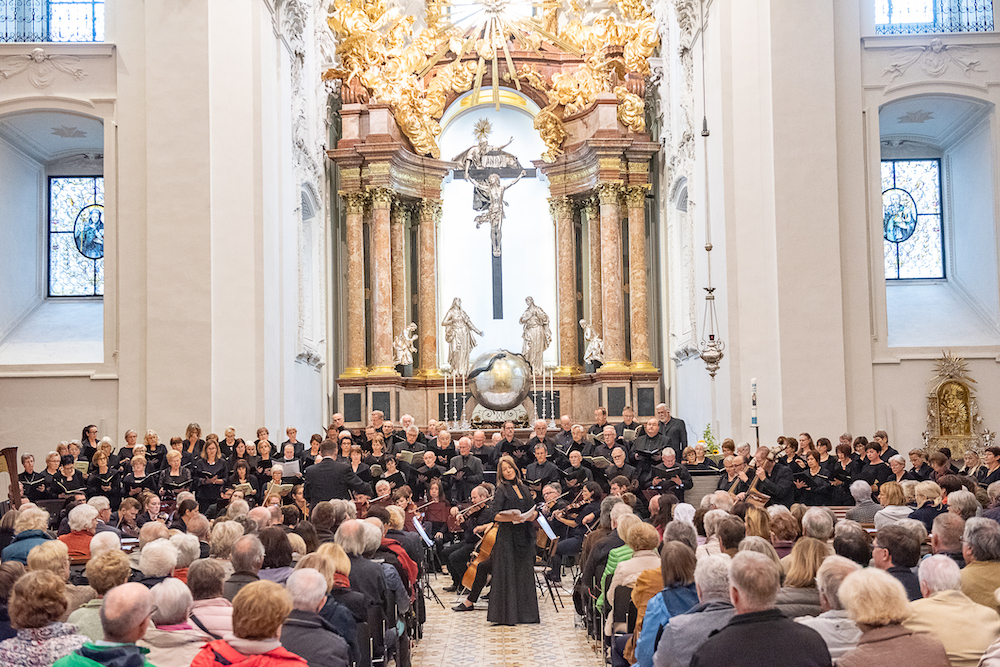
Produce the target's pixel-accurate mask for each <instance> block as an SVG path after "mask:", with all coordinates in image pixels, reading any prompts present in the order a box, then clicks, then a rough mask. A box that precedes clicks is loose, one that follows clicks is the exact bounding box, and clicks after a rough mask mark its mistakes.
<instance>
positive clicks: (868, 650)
mask: <svg viewBox="0 0 1000 667" xmlns="http://www.w3.org/2000/svg"><path fill="white" fill-rule="evenodd" d="M838 595H839V596H840V601H841V603H843V605H844V608H845V609H846V610H847V615H848V616H849V617H850V618H851V619H852V620H853V621H854V622H855V623H857V624H858V628H859V629H860V630H861V639H859V640H858V646H857V648H854V649H851V650H850V651H847V652H846V653H844V654H843V655H842V656H841V657H840V659H839V660H837V667H870V666H871V665H906V666H907V667H950V663H949V661H948V654H947V653H945V650H944V646H943V645H942V644H941V642H940V641H938V640H937V639H935V638H934V637H931V636H930V635H926V634H918V633H914V632H911V631H910V630H908V629H907V628H906V627H905V626H903V621H905V620H906V619H907V617H908V616H909V614H910V605H909V603H908V602H907V595H906V589H905V588H903V584H901V583H899V580H898V579H896V578H894V577H893V576H892V575H890V574H887V573H886V572H883V571H882V570H880V569H878V568H873V567H869V568H864V569H862V570H858V571H857V572H853V573H851V574H849V575H847V577H845V578H844V581H843V583H842V584H841V585H840V591H839V593H838Z"/></svg>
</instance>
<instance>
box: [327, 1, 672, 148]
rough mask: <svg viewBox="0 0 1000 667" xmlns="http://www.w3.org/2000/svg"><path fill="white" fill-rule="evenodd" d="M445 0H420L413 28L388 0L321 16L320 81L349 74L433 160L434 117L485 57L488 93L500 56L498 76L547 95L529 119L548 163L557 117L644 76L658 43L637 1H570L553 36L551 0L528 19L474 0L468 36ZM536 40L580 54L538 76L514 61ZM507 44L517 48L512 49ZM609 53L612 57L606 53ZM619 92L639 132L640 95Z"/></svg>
mask: <svg viewBox="0 0 1000 667" xmlns="http://www.w3.org/2000/svg"><path fill="white" fill-rule="evenodd" d="M448 4H449V3H448V2H447V0H428V2H427V3H426V13H425V22H426V28H424V29H421V30H420V31H419V32H417V33H416V34H414V17H413V16H412V15H403V14H402V11H401V9H400V7H398V6H394V5H392V4H391V3H390V1H389V0H373V1H362V0H334V3H333V13H332V14H331V15H330V16H329V18H328V21H327V22H328V25H329V27H330V30H331V31H332V32H333V34H334V36H335V37H336V40H337V46H336V55H337V57H338V58H339V66H338V67H334V68H330V69H327V70H326V71H325V72H324V73H323V80H325V81H333V80H340V81H343V83H344V84H345V86H346V87H350V85H351V84H352V82H354V81H355V80H357V81H358V82H359V83H360V85H361V86H363V87H364V89H365V90H366V91H367V94H368V100H369V102H379V103H383V104H386V105H388V106H389V107H390V108H391V109H392V113H393V116H394V118H395V120H396V123H397V124H398V125H399V127H400V130H401V131H402V132H403V134H404V135H406V137H407V138H408V139H409V140H410V143H411V144H412V145H413V148H414V151H415V152H416V153H418V154H420V155H431V156H432V157H435V158H437V157H440V149H439V148H438V145H437V141H438V137H439V135H440V134H441V126H440V124H439V123H438V119H440V118H441V116H442V114H443V113H444V109H445V106H446V104H447V102H448V100H449V98H450V96H451V95H452V94H453V93H462V92H464V91H467V90H469V89H472V88H474V90H475V92H476V93H478V92H479V88H480V86H481V84H482V77H483V74H484V71H485V69H486V68H485V65H486V63H487V62H488V61H489V62H491V65H492V67H491V68H490V69H491V74H492V76H491V78H492V85H493V90H494V96H496V94H497V90H498V86H499V80H500V78H501V75H500V64H501V63H503V64H504V65H505V66H506V71H505V72H504V73H503V76H502V78H503V79H505V80H507V81H511V82H513V83H514V85H515V86H517V87H518V88H519V89H520V86H521V84H522V82H523V83H526V84H527V85H530V86H532V87H533V88H535V89H536V90H539V91H541V92H544V93H545V95H546V96H547V98H548V102H549V104H548V105H546V106H545V108H544V113H542V114H540V115H539V117H538V118H536V123H535V127H536V129H538V131H539V134H540V136H541V137H542V139H543V141H544V142H545V144H546V151H545V154H544V156H543V159H544V160H546V161H549V162H553V161H555V159H556V158H557V157H558V155H559V154H560V153H561V152H562V151H561V145H562V142H563V141H564V140H565V138H566V133H565V130H564V129H563V127H562V119H563V118H565V117H566V116H571V115H573V114H577V113H580V112H581V111H584V110H585V109H587V108H588V107H590V106H591V105H593V104H594V101H595V99H596V97H597V94H598V93H600V92H602V91H610V90H611V89H612V87H613V85H616V84H617V83H620V82H622V81H624V80H625V79H626V78H627V77H628V74H629V72H633V73H635V74H638V75H639V76H646V75H648V74H649V72H650V68H649V63H648V59H649V57H650V56H652V55H653V53H654V52H655V51H656V49H657V47H658V46H659V33H658V30H657V28H656V21H655V19H654V18H653V16H652V14H651V13H650V11H649V8H648V7H647V4H646V2H645V0H616V9H617V11H614V10H609V9H605V10H601V11H600V12H598V13H597V15H596V18H593V16H594V14H593V13H591V12H589V10H590V8H589V7H586V8H584V7H582V6H580V5H579V3H575V2H571V3H570V6H569V11H568V12H567V16H566V21H565V24H564V26H563V28H562V30H561V31H559V33H558V34H556V29H557V26H558V25H559V23H560V20H559V12H560V11H561V10H560V9H559V8H558V7H556V6H555V5H552V6H549V5H548V4H547V5H546V7H545V8H543V12H542V15H541V20H540V21H536V20H534V19H517V18H511V17H507V16H505V15H504V14H503V4H504V3H495V2H493V3H490V2H484V3H483V4H484V9H485V10H486V11H485V18H484V19H483V21H484V23H483V29H481V30H480V31H478V32H475V33H473V34H475V35H476V37H469V38H466V37H465V34H467V33H465V32H463V29H462V28H459V27H456V26H454V25H453V24H450V23H447V22H446V19H445V18H444V7H445V6H446V5H448ZM585 9H586V10H587V11H586V12H585ZM487 27H488V29H486V28H487ZM543 42H548V43H549V44H551V45H552V47H554V48H555V49H556V50H562V51H564V52H568V53H571V54H572V55H573V56H576V57H578V58H582V59H583V64H581V65H578V66H577V69H576V70H575V71H556V72H554V73H553V74H552V75H551V79H550V81H547V80H546V76H545V75H542V74H540V73H539V72H538V71H537V70H536V69H533V68H532V67H531V66H530V65H528V64H525V63H523V62H517V61H518V57H517V56H518V54H519V53H522V52H532V53H539V54H541V51H540V50H539V49H540V47H541V46H542V43H543ZM512 45H513V46H516V47H518V49H519V51H513V52H512V50H511V46H512ZM608 47H617V48H615V49H609V48H608ZM550 50H551V48H550ZM609 53H618V54H620V55H615V56H613V57H609V55H608V54H609ZM442 62H443V64H442ZM571 62H572V61H571ZM619 100H620V103H621V106H622V110H621V111H620V116H622V117H624V118H628V119H629V121H628V124H629V126H630V127H632V128H633V131H636V132H638V131H642V130H641V129H634V128H639V127H640V121H639V119H641V118H642V117H643V110H642V107H643V103H642V100H641V98H638V97H636V96H634V95H633V96H632V97H619ZM637 100H638V102H637ZM637 104H638V106H637ZM623 122H625V121H623Z"/></svg>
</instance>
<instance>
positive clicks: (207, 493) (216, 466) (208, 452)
mask: <svg viewBox="0 0 1000 667" xmlns="http://www.w3.org/2000/svg"><path fill="white" fill-rule="evenodd" d="M227 477H229V466H228V465H227V464H226V461H225V459H223V458H222V456H221V455H220V453H219V445H217V444H216V443H215V442H212V441H208V442H206V443H205V446H204V447H203V448H202V450H201V458H200V459H198V461H197V462H196V463H195V478H196V479H197V481H198V487H197V489H196V491H195V496H196V497H197V498H198V505H199V506H200V507H201V510H202V511H203V512H204V511H207V510H208V508H209V507H211V506H212V505H214V504H215V503H217V502H218V501H219V498H220V497H221V495H222V485H223V484H225V482H226V478H227Z"/></svg>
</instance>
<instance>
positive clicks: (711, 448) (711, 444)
mask: <svg viewBox="0 0 1000 667" xmlns="http://www.w3.org/2000/svg"><path fill="white" fill-rule="evenodd" d="M701 440H702V442H704V443H705V452H706V453H707V454H712V455H715V454H718V453H719V448H718V447H717V446H716V445H715V436H714V435H712V425H711V424H705V431H704V432H703V433H702V434H701Z"/></svg>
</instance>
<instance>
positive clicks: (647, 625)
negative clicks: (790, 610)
mask: <svg viewBox="0 0 1000 667" xmlns="http://www.w3.org/2000/svg"><path fill="white" fill-rule="evenodd" d="M741 524H742V522H741ZM696 564H697V559H696V558H695V555H694V551H692V550H691V547H689V546H688V545H686V544H681V543H680V542H664V544H663V546H662V547H660V575H661V576H662V578H663V591H661V592H660V594H659V595H655V596H653V598H652V599H651V600H650V601H649V602H648V603H647V604H646V614H645V617H644V618H643V624H642V630H641V631H639V630H637V632H640V634H639V640H638V641H637V642H636V644H635V658H636V662H637V663H638V664H639V665H640V667H652V665H653V653H654V652H655V651H656V640H657V637H659V636H660V633H661V632H662V628H663V627H665V626H666V625H667V624H668V623H669V622H670V619H671V618H673V617H674V616H678V615H680V614H683V613H685V612H687V611H689V610H690V609H691V608H692V607H694V606H695V605H696V604H698V591H697V589H696V588H695V580H694V572H695V565H696Z"/></svg>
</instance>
